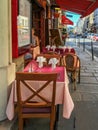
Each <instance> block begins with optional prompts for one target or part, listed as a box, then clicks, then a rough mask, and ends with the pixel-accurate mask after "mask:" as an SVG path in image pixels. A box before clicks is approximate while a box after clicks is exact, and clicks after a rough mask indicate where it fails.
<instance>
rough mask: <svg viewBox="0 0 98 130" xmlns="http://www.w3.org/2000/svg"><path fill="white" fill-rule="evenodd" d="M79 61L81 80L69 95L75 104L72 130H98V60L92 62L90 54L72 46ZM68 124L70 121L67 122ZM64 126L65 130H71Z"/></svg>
mask: <svg viewBox="0 0 98 130" xmlns="http://www.w3.org/2000/svg"><path fill="white" fill-rule="evenodd" d="M74 48H75V50H76V52H77V55H78V56H79V57H80V60H81V80H80V84H78V85H77V90H76V91H72V89H71V95H72V98H73V101H74V103H75V109H74V112H73V113H74V114H73V118H75V122H74V126H75V128H74V130H93V129H94V130H97V129H98V123H97V120H98V60H97V58H96V59H95V60H94V61H92V57H91V55H90V53H88V52H87V51H85V52H83V48H82V47H80V48H79V47H77V46H74ZM70 87H71V85H70ZM69 123H70V121H69ZM69 126H70V125H68V123H67V124H66V128H67V130H72V129H70V127H69Z"/></svg>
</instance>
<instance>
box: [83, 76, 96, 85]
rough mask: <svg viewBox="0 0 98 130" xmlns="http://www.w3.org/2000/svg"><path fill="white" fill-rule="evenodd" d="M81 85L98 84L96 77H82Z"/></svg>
mask: <svg viewBox="0 0 98 130" xmlns="http://www.w3.org/2000/svg"><path fill="white" fill-rule="evenodd" d="M81 83H88V84H89V83H98V81H97V80H96V78H95V77H81Z"/></svg>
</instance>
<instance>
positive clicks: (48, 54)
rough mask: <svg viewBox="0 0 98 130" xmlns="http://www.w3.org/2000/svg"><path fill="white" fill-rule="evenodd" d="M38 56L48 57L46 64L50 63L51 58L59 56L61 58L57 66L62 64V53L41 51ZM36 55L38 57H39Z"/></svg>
mask: <svg viewBox="0 0 98 130" xmlns="http://www.w3.org/2000/svg"><path fill="white" fill-rule="evenodd" d="M38 56H43V57H44V58H46V63H44V65H46V66H47V65H48V62H49V60H50V59H51V58H57V59H58V60H59V63H58V64H57V66H60V65H61V55H60V54H55V53H45V54H43V53H41V54H38V55H37V57H38ZM37 57H36V58H37Z"/></svg>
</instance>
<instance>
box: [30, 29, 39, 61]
mask: <svg viewBox="0 0 98 130" xmlns="http://www.w3.org/2000/svg"><path fill="white" fill-rule="evenodd" d="M30 50H31V51H32V53H33V59H35V58H36V55H37V54H40V45H39V38H38V36H36V35H35V30H34V28H32V43H31V44H30Z"/></svg>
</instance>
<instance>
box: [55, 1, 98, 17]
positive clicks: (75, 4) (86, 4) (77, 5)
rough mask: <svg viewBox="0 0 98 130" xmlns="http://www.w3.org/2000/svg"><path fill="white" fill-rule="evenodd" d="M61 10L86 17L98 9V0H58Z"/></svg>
mask: <svg viewBox="0 0 98 130" xmlns="http://www.w3.org/2000/svg"><path fill="white" fill-rule="evenodd" d="M56 4H57V5H59V6H60V8H61V9H64V10H67V11H72V12H75V13H78V14H80V15H82V17H85V16H87V15H89V14H90V13H92V12H93V11H94V10H95V9H96V8H98V0H56Z"/></svg>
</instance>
